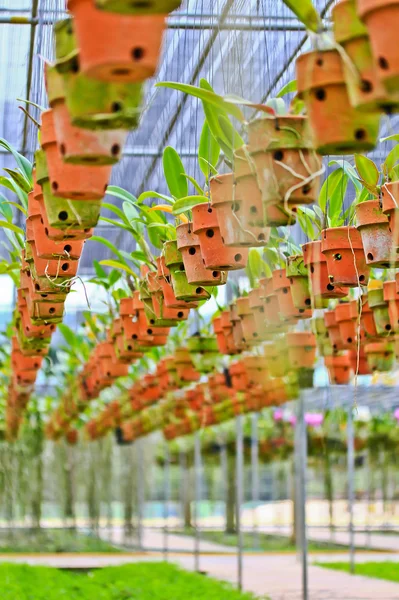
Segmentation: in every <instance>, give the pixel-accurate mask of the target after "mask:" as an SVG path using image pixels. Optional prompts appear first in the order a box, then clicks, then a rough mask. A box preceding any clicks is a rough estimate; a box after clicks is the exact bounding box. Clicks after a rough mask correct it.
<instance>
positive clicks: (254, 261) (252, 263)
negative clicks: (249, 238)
mask: <svg viewBox="0 0 399 600" xmlns="http://www.w3.org/2000/svg"><path fill="white" fill-rule="evenodd" d="M263 270H264V262H263V260H262V257H261V255H260V252H259V250H257V249H256V248H251V250H250V251H249V254H248V263H247V266H246V268H245V271H246V273H247V275H248V279H249V281H250V284H251V288H254V287H255V285H256V282H257V281H258V280H259V279H260V278H261V277H262V273H263Z"/></svg>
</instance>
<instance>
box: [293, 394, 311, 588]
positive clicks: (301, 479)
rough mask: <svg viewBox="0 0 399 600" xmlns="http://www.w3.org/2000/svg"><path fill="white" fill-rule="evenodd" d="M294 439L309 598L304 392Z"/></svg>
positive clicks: (303, 586)
mask: <svg viewBox="0 0 399 600" xmlns="http://www.w3.org/2000/svg"><path fill="white" fill-rule="evenodd" d="M297 430H298V431H297V437H296V444H297V447H296V452H297V455H298V463H297V466H298V469H297V470H298V479H297V481H298V500H299V502H298V517H299V519H298V521H299V532H300V537H299V539H300V544H301V562H302V598H303V600H308V598H309V582H308V539H307V528H306V475H307V450H308V449H307V437H306V435H307V433H306V423H305V401H304V391H303V390H302V391H301V394H300V397H299V400H298V424H297Z"/></svg>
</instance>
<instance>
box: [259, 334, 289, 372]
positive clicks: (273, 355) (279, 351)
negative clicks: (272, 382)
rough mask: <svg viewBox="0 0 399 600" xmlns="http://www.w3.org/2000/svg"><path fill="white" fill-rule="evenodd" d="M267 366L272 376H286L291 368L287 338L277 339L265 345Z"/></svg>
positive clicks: (264, 352) (264, 353)
mask: <svg viewBox="0 0 399 600" xmlns="http://www.w3.org/2000/svg"><path fill="white" fill-rule="evenodd" d="M263 355H264V356H265V358H266V359H267V368H268V371H269V373H270V375H271V376H272V377H285V375H287V373H288V372H289V370H290V361H289V358H288V351H287V344H286V338H283V339H277V340H275V341H273V342H272V343H270V344H266V345H265V346H263Z"/></svg>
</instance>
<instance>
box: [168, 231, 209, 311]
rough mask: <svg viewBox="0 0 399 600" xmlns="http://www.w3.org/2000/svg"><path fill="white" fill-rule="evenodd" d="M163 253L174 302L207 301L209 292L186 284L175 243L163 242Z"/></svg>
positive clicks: (180, 258) (182, 264)
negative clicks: (174, 298)
mask: <svg viewBox="0 0 399 600" xmlns="http://www.w3.org/2000/svg"><path fill="white" fill-rule="evenodd" d="M163 253H164V256H165V265H166V267H167V268H168V269H169V271H170V278H171V284H172V287H173V292H174V295H175V297H176V300H178V301H179V300H182V301H184V302H194V301H199V300H208V299H209V298H210V294H209V292H207V291H206V290H205V289H204V288H203V287H201V286H194V285H190V284H189V283H188V281H187V275H186V272H185V270H184V263H183V257H182V255H181V252H179V250H178V248H177V242H176V241H170V242H165V244H164V247H163ZM165 300H166V296H165Z"/></svg>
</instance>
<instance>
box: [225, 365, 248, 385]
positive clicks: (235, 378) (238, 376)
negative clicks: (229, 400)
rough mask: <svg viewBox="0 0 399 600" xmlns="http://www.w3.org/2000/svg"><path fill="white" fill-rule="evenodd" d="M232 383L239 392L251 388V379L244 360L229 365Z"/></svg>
mask: <svg viewBox="0 0 399 600" xmlns="http://www.w3.org/2000/svg"><path fill="white" fill-rule="evenodd" d="M229 373H230V377H231V383H232V386H233V389H234V390H236V391H237V392H246V391H247V389H248V388H249V379H248V375H247V371H246V368H245V365H244V363H243V362H242V361H239V362H236V363H233V364H232V365H230V367H229Z"/></svg>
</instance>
